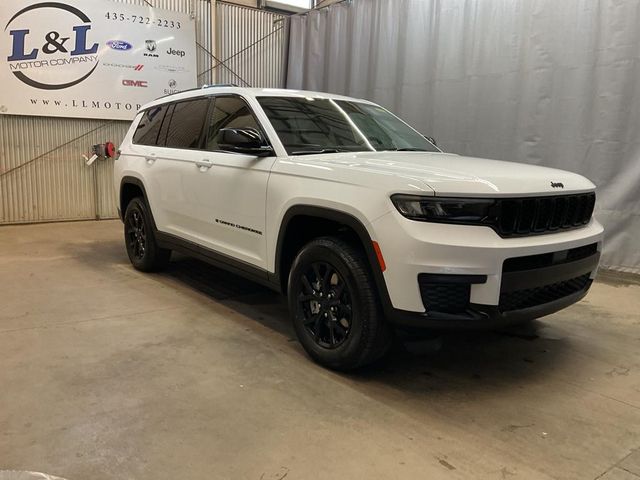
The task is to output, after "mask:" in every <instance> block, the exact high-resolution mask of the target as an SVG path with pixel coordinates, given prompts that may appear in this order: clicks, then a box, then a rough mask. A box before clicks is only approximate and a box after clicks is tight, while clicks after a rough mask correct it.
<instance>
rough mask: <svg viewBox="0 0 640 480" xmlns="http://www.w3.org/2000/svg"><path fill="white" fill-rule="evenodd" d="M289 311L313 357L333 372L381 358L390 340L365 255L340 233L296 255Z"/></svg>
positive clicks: (298, 332) (311, 245)
mask: <svg viewBox="0 0 640 480" xmlns="http://www.w3.org/2000/svg"><path fill="white" fill-rule="evenodd" d="M287 293H288V302H289V312H290V314H291V317H292V320H293V325H294V328H295V331H296V334H297V336H298V339H299V341H300V343H301V344H302V346H303V347H304V349H305V350H306V352H307V353H308V354H309V356H310V357H311V358H312V359H313V360H315V361H316V362H317V363H319V364H320V365H323V366H325V367H328V368H331V369H334V370H343V371H346V370H353V369H356V368H358V367H362V366H364V365H367V364H370V363H373V362H375V361H376V360H378V359H379V358H381V357H382V356H383V355H384V354H385V353H386V352H387V351H388V349H389V347H390V345H391V343H392V336H391V331H390V329H389V328H388V326H387V323H386V322H385V320H384V317H383V314H382V309H381V307H380V301H379V299H378V294H377V290H376V287H375V283H374V281H373V278H372V275H371V272H370V271H369V268H368V263H367V260H366V257H365V256H364V254H363V253H362V252H361V251H360V250H359V249H358V248H356V247H354V246H353V245H351V244H350V243H348V242H346V241H344V240H342V239H340V238H336V237H322V238H318V239H315V240H313V241H311V242H309V243H308V244H307V245H305V246H304V247H303V248H302V250H300V252H299V253H298V255H297V256H296V258H295V260H294V261H293V265H292V266H291V271H290V273H289V281H288V287H287Z"/></svg>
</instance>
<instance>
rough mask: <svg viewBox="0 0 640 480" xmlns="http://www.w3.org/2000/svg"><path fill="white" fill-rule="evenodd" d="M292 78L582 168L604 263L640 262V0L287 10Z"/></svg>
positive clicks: (476, 148) (448, 136)
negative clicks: (593, 192)
mask: <svg viewBox="0 0 640 480" xmlns="http://www.w3.org/2000/svg"><path fill="white" fill-rule="evenodd" d="M287 87H289V88H304V89H307V90H319V91H327V92H332V93H341V94H347V95H351V96H355V97H359V98H366V99H370V100H373V101H375V102H378V103H380V104H382V105H383V106H385V107H387V108H389V109H390V110H392V111H394V112H395V113H397V114H399V115H400V116H401V117H402V118H404V119H405V120H407V121H408V122H409V123H411V124H412V125H414V126H415V127H417V128H418V129H419V130H420V131H422V132H423V133H425V134H428V135H430V136H433V137H435V138H436V140H437V141H438V144H439V145H440V146H441V147H443V148H444V149H445V150H447V151H450V152H454V153H459V154H463V155H472V156H478V157H489V158H497V159H502V160H510V161H516V162H523V163H530V164H540V165H547V166H551V167H556V168H561V169H566V170H571V171H574V172H578V173H580V174H582V175H585V176H586V177H588V178H589V179H591V180H592V181H593V182H594V183H596V184H597V185H598V204H597V210H596V217H597V218H598V219H599V220H600V221H601V222H602V223H603V224H604V225H605V228H606V245H605V251H604V256H603V266H604V267H607V268H613V269H617V270H622V271H628V272H635V273H640V212H639V210H640V1H638V0H635V1H631V0H600V1H599V0H562V1H559V0H393V1H392V0H386V1H385V0H353V1H352V2H344V3H340V4H335V5H332V6H331V7H328V8H324V9H320V10H317V11H314V12H311V13H309V14H306V15H302V16H295V17H292V18H291V37H290V46H289V63H288V78H287Z"/></svg>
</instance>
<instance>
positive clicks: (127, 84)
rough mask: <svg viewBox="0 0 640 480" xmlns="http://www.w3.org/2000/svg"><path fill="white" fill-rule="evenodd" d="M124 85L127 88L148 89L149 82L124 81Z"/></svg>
mask: <svg viewBox="0 0 640 480" xmlns="http://www.w3.org/2000/svg"><path fill="white" fill-rule="evenodd" d="M122 85H124V86H125V87H142V88H147V81H146V80H126V79H124V80H122Z"/></svg>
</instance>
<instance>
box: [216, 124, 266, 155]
mask: <svg viewBox="0 0 640 480" xmlns="http://www.w3.org/2000/svg"><path fill="white" fill-rule="evenodd" d="M218 139H219V140H218V147H219V148H220V149H221V150H227V151H229V152H236V153H245V154H247V155H255V156H257V157H268V156H270V155H273V148H271V146H269V145H266V144H265V142H264V140H263V138H262V135H260V132H259V131H258V130H256V129H255V128H221V129H220V131H219V132H218Z"/></svg>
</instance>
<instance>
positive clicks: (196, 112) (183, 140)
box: [166, 98, 209, 148]
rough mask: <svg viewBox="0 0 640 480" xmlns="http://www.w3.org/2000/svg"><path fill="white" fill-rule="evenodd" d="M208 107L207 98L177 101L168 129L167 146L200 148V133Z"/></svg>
mask: <svg viewBox="0 0 640 480" xmlns="http://www.w3.org/2000/svg"><path fill="white" fill-rule="evenodd" d="M208 108H209V99H207V98H198V99H195V100H187V101H185V102H178V103H176V104H175V106H174V107H173V115H172V116H171V122H170V123H169V128H168V130H167V140H166V146H167V147H170V148H200V135H201V133H202V126H203V124H204V121H205V117H206V115H207V110H208Z"/></svg>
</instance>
